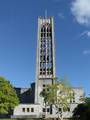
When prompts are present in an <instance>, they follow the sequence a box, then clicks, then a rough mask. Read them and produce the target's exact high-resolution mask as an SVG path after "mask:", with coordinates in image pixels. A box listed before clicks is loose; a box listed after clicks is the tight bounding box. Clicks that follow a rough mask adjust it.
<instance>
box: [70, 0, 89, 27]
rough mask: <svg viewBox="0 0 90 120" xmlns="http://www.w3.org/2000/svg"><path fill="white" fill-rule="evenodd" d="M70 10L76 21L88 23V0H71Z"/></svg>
mask: <svg viewBox="0 0 90 120" xmlns="http://www.w3.org/2000/svg"><path fill="white" fill-rule="evenodd" d="M71 11H72V14H73V15H74V16H75V18H76V20H77V22H78V23H80V24H84V25H87V26H88V25H90V0H73V1H72V3H71Z"/></svg>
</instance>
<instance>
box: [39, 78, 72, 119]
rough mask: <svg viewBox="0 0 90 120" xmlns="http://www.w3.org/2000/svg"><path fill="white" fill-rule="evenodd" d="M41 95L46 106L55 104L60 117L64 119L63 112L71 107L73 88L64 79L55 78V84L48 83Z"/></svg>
mask: <svg viewBox="0 0 90 120" xmlns="http://www.w3.org/2000/svg"><path fill="white" fill-rule="evenodd" d="M40 95H41V96H42V97H43V99H44V103H45V107H46V106H54V107H55V108H56V110H57V112H56V113H57V114H58V118H60V119H61V120H63V112H64V110H67V109H68V108H69V105H70V99H73V90H72V88H71V87H70V86H69V85H68V84H66V83H65V81H64V80H58V79H54V82H53V84H50V85H47V86H46V89H45V90H44V91H42V92H41V94H40ZM51 108H52V107H51Z"/></svg>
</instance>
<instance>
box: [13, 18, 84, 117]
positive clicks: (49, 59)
mask: <svg viewBox="0 0 90 120" xmlns="http://www.w3.org/2000/svg"><path fill="white" fill-rule="evenodd" d="M55 77H56V76H55V39H54V19H53V17H48V18H47V17H45V18H42V17H39V18H38V35H37V58H36V81H35V84H34V85H33V86H34V87H33V86H32V87H31V88H33V89H32V92H31V93H30V94H29V92H30V91H29V89H21V90H19V91H21V92H20V94H18V89H17V88H16V91H17V94H18V96H20V101H21V104H20V105H18V106H16V108H15V109H14V112H13V116H12V117H13V118H22V117H23V118H24V117H25V118H42V117H43V115H44V114H46V117H47V118H54V117H56V118H58V114H57V111H56V108H55V107H53V109H52V112H51V111H50V107H49V106H48V107H47V108H46V112H45V106H44V104H43V98H42V97H40V93H41V91H44V90H45V86H46V85H48V84H52V83H53V82H54V78H55ZM72 89H73V91H74V99H73V100H72V101H70V106H69V110H68V111H65V112H64V113H63V117H64V118H71V117H72V113H73V110H74V108H75V107H76V106H77V105H78V104H80V103H82V101H81V98H82V97H83V95H84V91H83V89H82V88H78V87H76V88H72ZM25 93H27V94H28V95H26V94H25ZM29 99H30V102H29ZM31 101H32V102H31Z"/></svg>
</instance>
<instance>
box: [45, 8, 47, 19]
mask: <svg viewBox="0 0 90 120" xmlns="http://www.w3.org/2000/svg"><path fill="white" fill-rule="evenodd" d="M45 18H47V9H46V10H45Z"/></svg>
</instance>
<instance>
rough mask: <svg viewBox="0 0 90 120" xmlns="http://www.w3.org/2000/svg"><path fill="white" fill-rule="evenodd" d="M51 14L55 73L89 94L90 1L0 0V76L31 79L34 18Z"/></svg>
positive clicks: (22, 82)
mask: <svg viewBox="0 0 90 120" xmlns="http://www.w3.org/2000/svg"><path fill="white" fill-rule="evenodd" d="M45 10H47V16H53V17H54V27H55V48H56V76H57V77H58V78H67V79H68V80H69V81H70V83H71V85H72V86H74V87H83V89H84V90H85V93H86V95H87V96H88V95H89V94H90V0H0V75H1V76H4V77H5V78H6V79H8V80H10V82H11V83H12V84H13V85H14V86H16V87H30V84H31V83H32V82H34V81H35V73H36V68H35V67H36V45H37V20H38V17H39V16H42V17H43V16H45Z"/></svg>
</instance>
